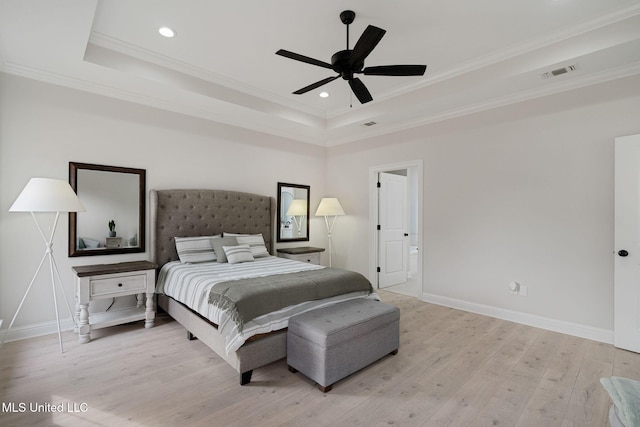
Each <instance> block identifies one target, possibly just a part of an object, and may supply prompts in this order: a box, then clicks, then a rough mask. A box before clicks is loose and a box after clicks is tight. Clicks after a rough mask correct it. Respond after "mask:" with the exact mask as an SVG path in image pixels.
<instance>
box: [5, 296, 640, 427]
mask: <svg viewBox="0 0 640 427" xmlns="http://www.w3.org/2000/svg"><path fill="white" fill-rule="evenodd" d="M380 294H381V296H382V298H383V300H384V301H386V302H389V303H392V304H395V305H397V306H398V307H400V310H401V320H400V330H401V333H400V351H399V353H398V354H397V355H396V356H389V357H386V358H384V359H382V360H381V361H379V362H377V363H375V364H374V365H372V366H369V367H368V368H366V369H364V370H362V371H360V372H358V373H356V374H354V375H352V376H350V377H348V378H347V379H345V380H342V381H340V382H338V383H337V384H336V385H335V386H334V388H333V390H332V391H331V392H329V393H326V394H323V393H321V392H320V391H319V390H318V389H317V388H316V387H315V385H314V384H313V383H312V382H311V381H309V380H308V379H306V378H304V377H303V376H302V375H301V374H292V373H290V372H289V371H288V370H287V365H286V362H285V361H284V360H282V361H279V362H276V363H273V364H271V365H269V366H267V367H264V368H261V369H258V370H256V371H254V374H253V380H252V382H251V384H250V385H248V386H244V387H241V386H239V385H238V374H237V373H236V372H235V371H234V370H233V369H231V368H230V367H229V366H228V365H227V364H226V363H225V362H224V361H222V360H221V359H220V358H218V357H217V356H216V355H215V354H214V353H213V352H211V351H210V350H209V349H208V348H207V347H206V346H204V345H203V344H202V343H200V342H199V341H197V340H196V341H187V339H186V332H185V330H184V329H183V328H182V327H181V326H180V325H178V324H177V323H176V322H174V321H172V320H171V319H169V318H167V317H166V316H165V317H163V316H159V318H158V319H157V320H158V321H157V323H156V327H154V328H153V329H144V327H143V325H142V323H141V322H138V323H134V324H130V325H122V326H116V327H112V328H107V329H102V330H98V331H95V332H93V333H92V338H94V339H93V340H92V341H91V342H90V343H88V344H78V343H77V340H76V337H75V336H74V335H73V333H71V332H67V333H65V334H64V339H65V353H64V354H62V355H61V354H60V353H59V350H58V342H57V335H55V334H54V335H49V336H46V337H40V338H33V339H29V340H23V341H18V342H12V343H7V344H5V345H4V347H3V348H2V349H0V402H1V403H2V405H3V406H2V407H1V408H0V409H1V410H2V411H1V412H0V425H2V426H11V425H20V426H22V425H43V426H44V425H46V426H51V425H57V426H82V425H87V426H114V425H118V426H129V425H131V426H192V425H195V426H200V425H202V426H236V425H237V426H280V425H283V426H307V427H311V426H322V425H326V426H376V425H387V426H388V425H396V426H536V427H538V426H562V427H569V426H575V427H578V426H580V427H583V426H606V425H608V421H607V416H608V410H609V405H610V401H609V398H608V395H607V393H606V392H605V391H604V389H603V388H602V386H601V385H600V382H599V380H600V378H601V377H608V376H612V375H617V376H625V377H629V378H634V379H640V355H638V354H635V353H630V352H626V351H623V350H619V349H615V348H613V347H612V346H611V345H606V344H602V343H598V342H594V341H589V340H584V339H580V338H575V337H572V336H568V335H563V334H559V333H554V332H549V331H545V330H541V329H536V328H532V327H528V326H523V325H519V324H516V323H511V322H507V321H503V320H498V319H494V318H490V317H485V316H481V315H476V314H472V313H467V312H464V311H459V310H454V309H450V308H445V307H440V306H436V305H432V304H427V303H424V302H421V301H418V300H417V299H414V298H410V297H407V296H403V295H398V294H393V293H390V292H381V293H380ZM35 403H40V404H53V405H58V404H63V412H61V413H58V412H51V411H45V412H39V413H32V412H31V408H30V407H29V406H30V405H31V404H35ZM10 404H13V405H14V409H15V411H16V412H11V411H10V407H9V406H8V405H10ZM20 404H24V405H25V406H26V408H25V409H26V411H25V412H20ZM45 409H46V408H45Z"/></svg>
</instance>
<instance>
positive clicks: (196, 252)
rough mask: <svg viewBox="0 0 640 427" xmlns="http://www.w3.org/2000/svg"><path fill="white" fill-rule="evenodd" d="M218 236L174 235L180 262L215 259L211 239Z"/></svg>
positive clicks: (210, 260)
mask: <svg viewBox="0 0 640 427" xmlns="http://www.w3.org/2000/svg"><path fill="white" fill-rule="evenodd" d="M214 237H220V236H198V237H176V238H175V240H176V252H178V258H180V262H181V263H184V264H187V263H199V262H212V261H216V260H217V257H216V253H215V252H214V251H213V245H212V244H211V239H212V238H214Z"/></svg>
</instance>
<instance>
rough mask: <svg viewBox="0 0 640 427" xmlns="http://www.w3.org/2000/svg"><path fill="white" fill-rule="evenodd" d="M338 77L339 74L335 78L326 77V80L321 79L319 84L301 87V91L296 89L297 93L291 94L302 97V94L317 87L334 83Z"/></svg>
mask: <svg viewBox="0 0 640 427" xmlns="http://www.w3.org/2000/svg"><path fill="white" fill-rule="evenodd" d="M338 77H340V74H338V75H337V76H334V77H327V78H326V79H322V80H320V81H319V82H315V83H313V84H310V85H309V86H305V87H303V88H302V89H298V90H297V91H295V92H293V94H294V95H302V94H303V93H307V92H309V91H310V90H314V89H315V88H317V87H320V86H322V85H326V84H327V83H329V82H332V81H334V80H335V79H337V78H338Z"/></svg>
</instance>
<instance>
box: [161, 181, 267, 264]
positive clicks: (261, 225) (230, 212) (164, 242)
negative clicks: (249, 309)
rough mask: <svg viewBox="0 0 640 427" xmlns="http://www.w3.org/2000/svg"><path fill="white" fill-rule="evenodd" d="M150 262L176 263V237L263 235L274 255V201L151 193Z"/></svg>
mask: <svg viewBox="0 0 640 427" xmlns="http://www.w3.org/2000/svg"><path fill="white" fill-rule="evenodd" d="M150 198H151V233H150V235H151V245H150V246H151V260H152V261H153V262H155V263H157V264H158V267H161V266H162V265H164V264H166V263H167V262H169V261H173V260H177V259H178V254H177V252H176V247H175V241H174V237H189V236H209V235H214V234H220V233H222V232H223V231H226V232H228V233H247V234H256V233H262V236H263V237H264V242H265V244H266V246H267V249H268V250H269V252H270V253H272V254H273V224H274V215H275V211H276V209H275V201H274V199H273V197H268V196H260V195H257V194H251V193H241V192H237V191H225V190H151V194H150Z"/></svg>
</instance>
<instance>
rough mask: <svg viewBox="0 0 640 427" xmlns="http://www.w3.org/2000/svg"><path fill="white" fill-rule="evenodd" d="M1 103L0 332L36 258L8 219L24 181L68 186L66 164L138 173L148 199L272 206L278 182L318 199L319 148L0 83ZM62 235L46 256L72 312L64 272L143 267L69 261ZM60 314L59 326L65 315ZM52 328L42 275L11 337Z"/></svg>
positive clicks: (318, 225) (7, 80)
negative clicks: (186, 193)
mask: <svg viewBox="0 0 640 427" xmlns="http://www.w3.org/2000/svg"><path fill="white" fill-rule="evenodd" d="M0 93H1V94H2V96H1V97H0V118H1V124H0V233H1V236H2V238H1V239H0V318H1V319H4V322H5V323H4V324H3V328H6V327H7V326H8V323H9V321H10V320H11V317H12V316H13V314H14V312H15V310H16V307H17V306H18V303H19V301H20V298H21V297H22V295H23V293H24V291H25V289H26V286H27V284H28V283H29V281H30V280H31V276H32V275H33V272H34V271H35V269H36V267H37V265H38V263H39V262H40V259H41V257H42V255H43V253H44V245H43V244H42V242H41V239H40V237H39V235H38V234H37V231H36V229H35V226H34V224H33V222H32V219H31V217H30V215H28V214H23V213H13V212H12V213H9V212H8V209H9V207H10V206H11V204H12V203H13V201H14V200H15V198H16V197H17V196H18V194H19V193H20V191H21V190H22V188H23V187H24V185H25V184H26V183H27V181H28V180H29V179H30V178H31V177H35V176H41V177H51V178H59V179H64V180H67V179H68V168H69V166H68V164H69V161H76V162H84V163H97V164H105V165H113V166H123V167H133V168H141V169H146V170H147V190H149V189H162V188H164V189H167V188H220V189H228V190H238V191H247V192H254V193H258V194H264V195H270V196H272V197H276V192H277V182H278V181H282V182H291V183H296V184H304V185H310V186H311V206H312V208H315V206H317V205H318V203H319V200H320V197H321V196H322V195H323V194H324V185H325V170H326V166H325V149H324V148H321V147H316V146H312V145H309V144H300V143H297V142H295V141H289V140H285V139H282V138H276V137H272V136H268V135H264V134H260V133H256V132H251V131H246V130H242V129H237V128H233V127H230V126H225V125H220V124H216V123H214V122H208V121H204V120H199V119H193V118H189V117H185V116H182V115H178V114H173V113H169V112H163V111H160V110H156V109H152V108H148V107H142V106H139V105H134V104H130V103H126V102H121V101H117V100H113V99H109V98H105V97H101V96H96V95H91V94H86V93H82V92H80V91H76V90H70V89H66V88H62V87H57V86H53V85H48V84H44V83H39V82H35V81H31V80H28V79H23V78H19V77H15V76H11V75H6V74H0ZM147 217H148V212H147ZM67 232H68V220H67V217H66V215H65V216H64V218H63V219H62V220H61V222H60V224H59V228H58V230H57V232H56V238H55V242H54V249H55V253H56V259H57V260H58V263H59V267H60V273H61V275H62V278H63V280H64V282H65V283H64V285H65V289H66V292H67V297H68V300H69V302H70V304H72V308H73V274H72V271H71V266H73V265H84V264H97V263H108V262H121V261H127V260H136V259H147V258H148V253H142V254H136V255H112V256H93V257H81V258H68V257H67ZM147 235H148V233H147ZM325 238H326V236H325V232H324V224H323V222H322V221H321V219H317V218H311V241H310V242H309V243H310V244H311V245H316V246H324V245H325ZM147 248H148V243H147ZM44 273H46V271H45V272H44ZM61 313H62V315H63V316H65V317H68V316H67V313H66V308H65V307H64V305H61ZM54 321H55V315H54V311H53V303H52V300H51V289H50V285H49V279H48V275H47V274H41V275H40V276H39V278H38V280H37V282H36V283H35V285H34V288H33V291H32V295H30V296H29V298H28V299H27V301H26V303H25V306H24V308H23V312H21V313H20V316H19V317H18V319H17V320H16V324H15V326H14V328H16V329H17V331H18V332H19V334H18V335H17V336H21V335H20V334H22V336H24V335H30V334H31V335H32V334H37V333H41V332H52V331H54V330H55V328H53V325H52V323H51V322H54ZM9 339H11V336H10V337H9Z"/></svg>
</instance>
